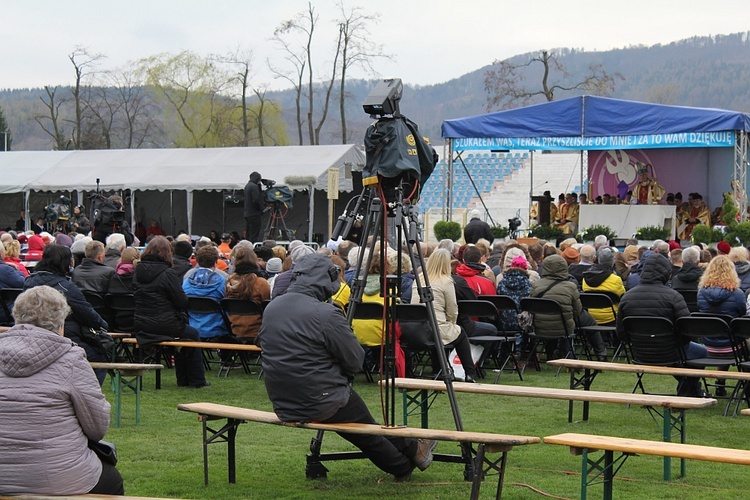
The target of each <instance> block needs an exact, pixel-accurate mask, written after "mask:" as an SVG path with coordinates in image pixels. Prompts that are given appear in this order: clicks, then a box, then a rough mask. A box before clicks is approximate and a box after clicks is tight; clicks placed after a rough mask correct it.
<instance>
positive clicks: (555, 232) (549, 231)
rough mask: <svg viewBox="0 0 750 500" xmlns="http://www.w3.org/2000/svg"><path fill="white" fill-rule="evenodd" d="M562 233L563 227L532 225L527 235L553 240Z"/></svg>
mask: <svg viewBox="0 0 750 500" xmlns="http://www.w3.org/2000/svg"><path fill="white" fill-rule="evenodd" d="M562 235H563V229H562V228H559V227H555V226H534V227H532V228H531V231H530V232H529V236H531V237H533V238H539V239H541V240H547V241H555V240H557V238H559V237H560V236H562Z"/></svg>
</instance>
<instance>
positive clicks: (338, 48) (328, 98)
mask: <svg viewBox="0 0 750 500" xmlns="http://www.w3.org/2000/svg"><path fill="white" fill-rule="evenodd" d="M342 38H343V30H342V29H341V26H339V37H338V40H336V50H335V52H334V56H333V65H332V68H331V79H330V80H328V82H326V97H325V101H324V103H323V111H322V113H321V115H320V121H319V122H318V125H317V126H316V127H315V142H313V144H320V130H321V129H322V128H323V124H324V123H325V121H326V117H327V116H328V105H329V103H330V102H331V91H332V90H333V84H334V83H335V82H336V65H337V63H338V60H339V53H340V51H341V41H342ZM310 89H311V90H310V94H311V95H312V84H311V85H310ZM310 121H312V113H311V114H310Z"/></svg>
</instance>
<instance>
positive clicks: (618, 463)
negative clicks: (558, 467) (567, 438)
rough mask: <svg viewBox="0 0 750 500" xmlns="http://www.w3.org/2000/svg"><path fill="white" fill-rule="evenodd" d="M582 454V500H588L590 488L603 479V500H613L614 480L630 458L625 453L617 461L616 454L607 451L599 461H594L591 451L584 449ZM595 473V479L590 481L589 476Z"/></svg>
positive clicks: (581, 451)
mask: <svg viewBox="0 0 750 500" xmlns="http://www.w3.org/2000/svg"><path fill="white" fill-rule="evenodd" d="M580 453H581V458H582V460H581V500H586V495H587V490H588V487H589V486H591V485H593V484H598V483H597V481H598V480H599V478H601V483H602V486H603V487H604V492H603V495H602V498H604V499H605V500H612V495H613V493H612V490H613V484H614V478H615V475H616V474H617V471H619V470H620V467H622V466H623V464H624V463H625V461H626V460H627V459H628V457H629V456H630V455H629V454H627V453H623V454H622V455H620V456H619V457H617V459H615V458H614V452H613V451H612V450H605V451H604V455H602V456H601V457H599V459H598V460H592V459H590V458H589V450H588V449H587V448H583V449H581V450H580ZM592 473H594V477H592V478H591V479H589V475H590V474H592Z"/></svg>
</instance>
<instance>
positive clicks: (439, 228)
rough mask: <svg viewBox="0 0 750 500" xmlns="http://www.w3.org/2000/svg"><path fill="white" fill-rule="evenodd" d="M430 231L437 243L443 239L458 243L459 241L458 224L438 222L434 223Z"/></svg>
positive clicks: (459, 230) (446, 221)
mask: <svg viewBox="0 0 750 500" xmlns="http://www.w3.org/2000/svg"><path fill="white" fill-rule="evenodd" d="M432 230H433V232H434V233H435V238H437V239H438V241H439V240H445V239H449V240H453V241H458V240H460V239H461V225H460V224H459V223H458V222H453V221H449V220H440V221H437V222H436V223H435V226H433V228H432Z"/></svg>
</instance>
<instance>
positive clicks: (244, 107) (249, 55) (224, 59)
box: [217, 47, 265, 146]
mask: <svg viewBox="0 0 750 500" xmlns="http://www.w3.org/2000/svg"><path fill="white" fill-rule="evenodd" d="M252 60H253V52H252V50H251V49H249V48H245V49H243V48H239V47H238V48H237V49H236V50H234V51H233V52H231V53H229V54H227V55H225V56H219V57H217V61H219V62H221V63H225V64H230V65H231V66H232V67H233V69H234V70H235V73H234V75H233V76H232V77H231V79H230V82H233V83H236V84H237V85H239V88H240V95H239V107H240V118H241V120H242V127H241V132H242V139H241V143H240V144H241V145H242V146H249V145H250V132H251V126H250V123H249V120H248V118H249V113H248V95H247V92H248V90H249V89H250V76H251V71H252ZM264 94H265V92H264ZM261 119H262V117H261ZM261 145H262V144H261Z"/></svg>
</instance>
